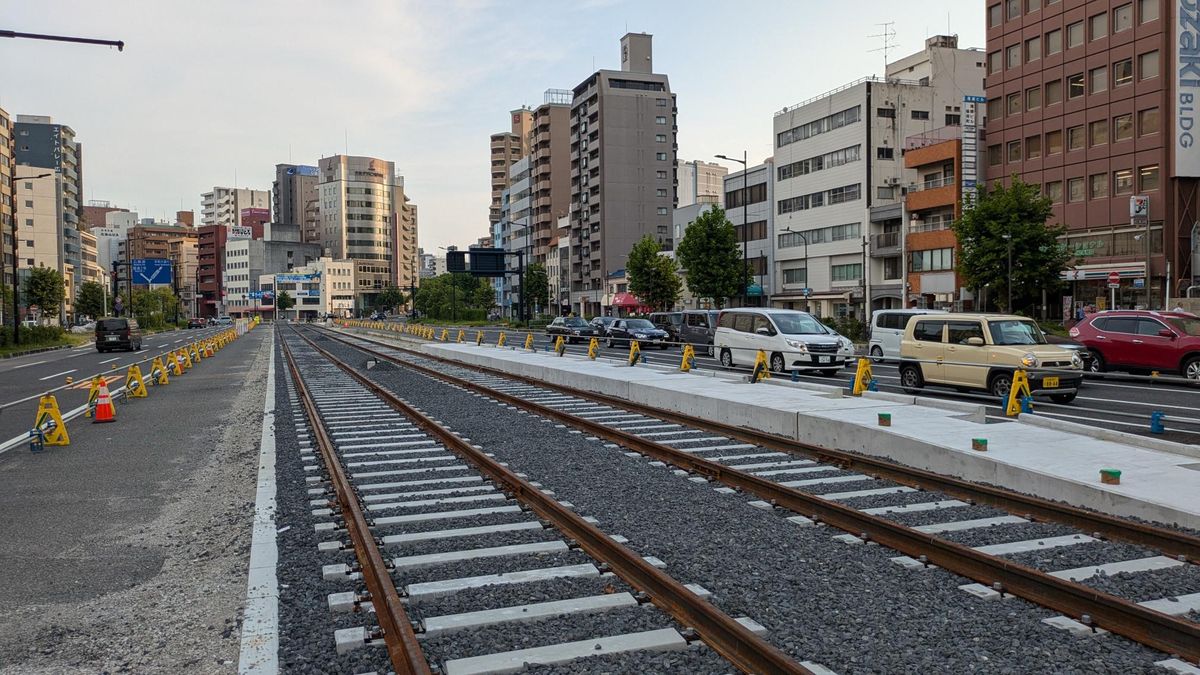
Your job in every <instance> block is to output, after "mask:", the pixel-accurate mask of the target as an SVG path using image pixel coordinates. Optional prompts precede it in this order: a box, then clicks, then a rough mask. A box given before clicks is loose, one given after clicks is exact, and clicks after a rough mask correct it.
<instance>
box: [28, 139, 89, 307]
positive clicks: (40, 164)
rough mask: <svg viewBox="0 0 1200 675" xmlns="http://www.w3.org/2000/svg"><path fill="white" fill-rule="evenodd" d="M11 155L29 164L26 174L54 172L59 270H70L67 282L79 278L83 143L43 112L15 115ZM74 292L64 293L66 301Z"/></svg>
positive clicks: (73, 283)
mask: <svg viewBox="0 0 1200 675" xmlns="http://www.w3.org/2000/svg"><path fill="white" fill-rule="evenodd" d="M12 133H13V159H14V160H15V161H16V163H17V164H18V165H19V166H24V167H27V168H32V169H34V171H32V172H30V173H25V174H24V175H26V176H32V175H39V174H42V173H45V172H46V170H49V171H54V172H57V173H58V175H59V176H60V178H59V190H60V191H61V193H62V194H61V195H60V197H59V204H58V207H57V208H58V211H59V216H58V217H59V220H58V224H57V227H58V229H59V235H58V236H59V251H60V252H61V255H62V256H63V260H62V263H61V264H59V265H57V268H58V270H59V271H60V272H63V273H64V274H66V273H67V272H70V273H71V274H72V277H73V278H72V280H71V283H70V285H71V286H72V287H76V286H78V285H79V284H80V283H81V281H82V278H81V277H82V270H83V263H82V258H81V254H82V250H83V249H82V247H81V246H80V242H79V227H80V222H81V220H82V218H83V200H82V195H83V145H82V144H81V143H79V142H77V141H76V140H75V131H74V130H73V129H71V127H69V126H67V125H65V124H55V123H54V120H53V119H51V118H50V117H49V116H45V115H17V120H16V122H15V123H14V124H13V130H12ZM18 243H19V242H18ZM72 297H73V296H70V295H68V296H67V302H68V303H69V302H70V300H71V298H72Z"/></svg>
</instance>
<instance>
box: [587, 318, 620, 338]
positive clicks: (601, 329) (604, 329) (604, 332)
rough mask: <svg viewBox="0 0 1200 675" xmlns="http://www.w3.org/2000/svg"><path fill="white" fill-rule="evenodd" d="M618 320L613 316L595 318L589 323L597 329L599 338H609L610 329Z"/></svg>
mask: <svg viewBox="0 0 1200 675" xmlns="http://www.w3.org/2000/svg"><path fill="white" fill-rule="evenodd" d="M616 320H617V319H616V317H612V316H593V317H592V320H591V321H589V322H588V323H590V324H591V325H592V328H595V329H596V335H597V336H598V337H607V336H608V327H609V326H611V325H612V323H613V322H614V321H616Z"/></svg>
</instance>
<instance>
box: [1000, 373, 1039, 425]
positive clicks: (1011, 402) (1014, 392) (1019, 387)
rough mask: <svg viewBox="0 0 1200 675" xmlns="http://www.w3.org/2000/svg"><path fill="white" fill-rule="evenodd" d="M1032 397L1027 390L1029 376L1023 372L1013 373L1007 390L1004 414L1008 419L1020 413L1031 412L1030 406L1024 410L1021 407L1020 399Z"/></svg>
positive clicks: (1030, 392)
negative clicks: (1010, 384) (1006, 403)
mask: <svg viewBox="0 0 1200 675" xmlns="http://www.w3.org/2000/svg"><path fill="white" fill-rule="evenodd" d="M1032 396H1033V392H1032V391H1030V390H1029V375H1028V374H1027V373H1026V372H1025V371H1024V370H1018V371H1017V372H1015V373H1013V378H1012V386H1011V387H1009V389H1008V405H1007V406H1006V407H1005V409H1004V414H1005V415H1007V416H1008V417H1016V416H1017V415H1020V414H1021V413H1022V412H1033V406H1032V404H1029V405H1027V406H1025V407H1024V408H1023V406H1022V399H1023V398H1025V397H1032ZM1031 400H1032V399H1031Z"/></svg>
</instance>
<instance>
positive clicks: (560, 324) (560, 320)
mask: <svg viewBox="0 0 1200 675" xmlns="http://www.w3.org/2000/svg"><path fill="white" fill-rule="evenodd" d="M546 334H547V335H549V336H551V337H556V336H559V335H562V336H563V337H565V338H566V339H567V342H578V341H580V340H590V339H592V338H593V337H595V336H596V329H595V328H593V327H592V325H591V324H589V323H588V322H586V321H584V320H583V319H581V318H579V317H577V316H559V317H555V318H554V320H553V321H551V322H550V325H549V326H546Z"/></svg>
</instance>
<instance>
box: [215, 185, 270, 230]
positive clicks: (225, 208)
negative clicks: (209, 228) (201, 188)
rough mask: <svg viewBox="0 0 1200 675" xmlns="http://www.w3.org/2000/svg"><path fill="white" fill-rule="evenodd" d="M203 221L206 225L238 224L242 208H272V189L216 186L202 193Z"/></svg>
mask: <svg viewBox="0 0 1200 675" xmlns="http://www.w3.org/2000/svg"><path fill="white" fill-rule="evenodd" d="M200 203H201V209H202V210H201V221H200V222H201V223H203V224H204V225H237V224H239V223H238V219H239V218H240V216H241V213H242V209H268V212H269V209H270V208H271V191H270V190H250V189H247V188H227V187H214V188H213V189H212V191H211V192H205V193H204V194H202V195H200Z"/></svg>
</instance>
